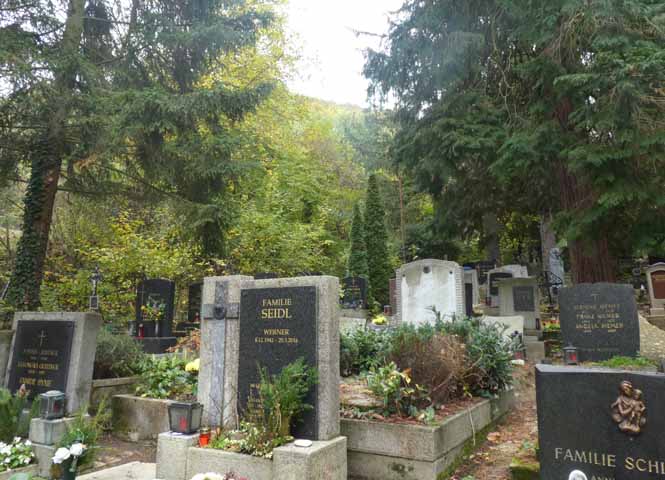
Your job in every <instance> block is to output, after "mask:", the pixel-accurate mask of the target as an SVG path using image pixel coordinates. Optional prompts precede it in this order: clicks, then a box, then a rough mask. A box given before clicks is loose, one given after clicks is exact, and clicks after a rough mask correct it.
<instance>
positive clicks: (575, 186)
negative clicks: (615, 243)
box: [559, 165, 616, 283]
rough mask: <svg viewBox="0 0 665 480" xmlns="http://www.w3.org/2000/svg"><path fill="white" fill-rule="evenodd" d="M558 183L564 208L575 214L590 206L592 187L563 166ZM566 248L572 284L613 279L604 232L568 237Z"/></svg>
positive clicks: (613, 273) (612, 260) (613, 270)
mask: <svg viewBox="0 0 665 480" xmlns="http://www.w3.org/2000/svg"><path fill="white" fill-rule="evenodd" d="M559 185H560V188H561V199H562V204H563V207H564V209H565V210H566V211H568V212H571V213H573V214H575V213H576V212H582V211H584V210H587V209H589V208H593V205H594V203H595V195H594V193H593V190H592V189H591V188H590V187H589V186H588V185H586V184H585V183H584V182H582V181H580V180H578V178H577V177H575V176H574V175H572V174H571V173H570V172H569V171H568V169H567V168H566V167H565V166H564V165H560V167H559ZM568 249H569V253H570V262H571V269H572V274H573V282H574V283H596V282H614V281H616V273H615V268H614V258H613V257H612V255H611V253H610V249H609V243H608V241H607V235H606V234H605V232H604V231H602V230H600V231H595V232H594V233H593V236H590V235H588V236H586V237H584V238H577V239H573V240H569V241H568Z"/></svg>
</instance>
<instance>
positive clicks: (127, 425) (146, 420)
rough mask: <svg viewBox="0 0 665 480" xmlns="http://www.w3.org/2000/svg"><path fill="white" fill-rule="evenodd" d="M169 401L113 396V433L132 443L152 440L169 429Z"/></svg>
mask: <svg viewBox="0 0 665 480" xmlns="http://www.w3.org/2000/svg"><path fill="white" fill-rule="evenodd" d="M170 403H172V402H171V401H170V400H158V399H154V398H141V397H136V396H134V395H115V396H114V397H113V399H112V401H111V406H112V410H113V431H114V432H115V433H116V434H118V435H120V436H122V437H123V438H126V439H128V440H130V441H132V442H138V441H139V440H154V439H156V438H157V436H158V435H159V434H160V433H162V432H167V431H169V430H170V428H169V413H168V411H169V410H168V409H169V404H170Z"/></svg>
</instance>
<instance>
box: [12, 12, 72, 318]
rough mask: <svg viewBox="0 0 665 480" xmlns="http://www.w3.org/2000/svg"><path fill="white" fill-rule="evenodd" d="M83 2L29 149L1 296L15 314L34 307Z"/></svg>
mask: <svg viewBox="0 0 665 480" xmlns="http://www.w3.org/2000/svg"><path fill="white" fill-rule="evenodd" d="M84 7H85V0H70V2H69V8H68V11H67V20H66V22H65V30H64V33H63V37H62V41H61V45H60V57H59V58H58V63H57V65H56V67H55V71H54V84H53V86H54V94H53V98H52V101H51V108H49V109H48V111H47V112H45V116H48V117H47V118H48V120H47V123H46V125H45V128H44V133H43V134H42V137H41V140H40V141H39V144H38V145H36V146H35V149H34V151H33V152H32V154H33V159H32V166H31V172H30V182H29V184H28V189H27V192H26V195H25V202H24V210H23V235H22V236H21V239H20V240H19V244H18V248H17V254H16V265H15V267H14V272H13V273H12V277H11V280H10V285H9V289H8V291H7V300H8V301H9V303H11V304H12V305H13V306H14V307H15V308H17V309H20V310H33V309H35V308H37V307H38V306H39V290H40V287H41V282H42V279H43V277H44V261H45V259H46V252H47V249H48V238H49V231H50V228H51V221H52V219H53V206H54V205H55V196H56V193H57V190H58V181H59V180H60V170H61V168H62V162H63V158H64V156H65V155H66V153H67V140H66V138H67V120H68V118H69V115H70V113H71V105H72V101H71V100H72V96H73V95H74V89H75V85H76V74H77V72H78V57H79V45H80V43H81V35H82V33H83V17H84Z"/></svg>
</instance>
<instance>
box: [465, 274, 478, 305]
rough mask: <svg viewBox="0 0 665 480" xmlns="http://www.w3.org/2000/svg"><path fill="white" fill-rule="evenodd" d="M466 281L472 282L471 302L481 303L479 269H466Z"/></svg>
mask: <svg viewBox="0 0 665 480" xmlns="http://www.w3.org/2000/svg"><path fill="white" fill-rule="evenodd" d="M464 283H465V284H466V283H469V284H471V304H472V305H479V304H480V282H479V281H478V271H477V270H469V269H466V268H465V269H464ZM467 302H468V300H467Z"/></svg>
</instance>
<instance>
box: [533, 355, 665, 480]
mask: <svg viewBox="0 0 665 480" xmlns="http://www.w3.org/2000/svg"><path fill="white" fill-rule="evenodd" d="M623 382H628V383H627V384H624V385H623V387H622V384H623ZM638 390H639V393H636V392H637V391H638ZM536 396H537V405H538V408H537V410H538V437H539V449H540V455H539V457H540V477H539V478H540V479H541V480H561V479H567V478H569V475H570V473H571V472H572V471H574V470H579V471H581V472H583V473H584V474H585V475H586V477H587V478H588V479H589V480H592V479H616V480H651V479H657V478H663V476H665V445H664V444H663V441H662V436H663V432H664V431H665V416H663V415H660V406H661V405H662V399H663V398H664V397H665V375H662V374H657V373H637V372H627V371H619V370H607V369H585V368H577V367H560V366H549V365H537V366H536ZM636 397H637V398H636ZM619 406H621V410H619V408H618V407H619Z"/></svg>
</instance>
